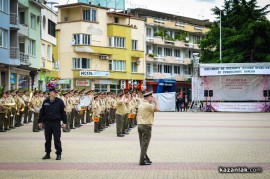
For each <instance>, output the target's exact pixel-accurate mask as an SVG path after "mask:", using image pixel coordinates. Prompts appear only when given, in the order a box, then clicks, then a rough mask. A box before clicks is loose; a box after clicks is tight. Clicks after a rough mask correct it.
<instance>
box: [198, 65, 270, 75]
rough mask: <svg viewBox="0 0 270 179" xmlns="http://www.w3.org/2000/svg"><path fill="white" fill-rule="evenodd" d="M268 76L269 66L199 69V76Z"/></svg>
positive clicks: (269, 72)
mask: <svg viewBox="0 0 270 179" xmlns="http://www.w3.org/2000/svg"><path fill="white" fill-rule="evenodd" d="M251 74H252V75H269V74H270V66H247V67H244V66H235V67H214V66H213V67H200V76H216V75H251Z"/></svg>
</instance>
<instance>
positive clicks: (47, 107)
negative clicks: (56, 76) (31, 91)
mask: <svg viewBox="0 0 270 179" xmlns="http://www.w3.org/2000/svg"><path fill="white" fill-rule="evenodd" d="M49 91H50V95H49V97H48V98H46V99H45V100H44V101H43V104H42V108H41V110H40V113H39V119H38V122H39V124H38V125H39V128H42V123H44V125H45V140H46V142H45V152H46V155H45V156H44V157H43V158H42V159H50V158H51V157H50V153H51V141H52V135H53V138H54V146H55V149H56V160H61V154H62V146H61V140H60V137H61V121H63V125H62V127H63V128H65V127H66V124H67V115H66V112H65V110H64V109H65V105H64V102H63V101H62V100H61V99H60V98H58V97H56V96H57V93H58V91H57V90H56V89H50V90H49Z"/></svg>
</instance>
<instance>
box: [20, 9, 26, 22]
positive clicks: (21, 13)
mask: <svg viewBox="0 0 270 179" xmlns="http://www.w3.org/2000/svg"><path fill="white" fill-rule="evenodd" d="M20 24H25V12H23V11H22V12H20Z"/></svg>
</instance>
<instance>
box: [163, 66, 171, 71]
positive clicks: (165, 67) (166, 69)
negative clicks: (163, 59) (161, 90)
mask: <svg viewBox="0 0 270 179" xmlns="http://www.w3.org/2000/svg"><path fill="white" fill-rule="evenodd" d="M164 73H172V66H169V65H164Z"/></svg>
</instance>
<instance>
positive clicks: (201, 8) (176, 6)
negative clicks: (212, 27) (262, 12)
mask: <svg viewBox="0 0 270 179" xmlns="http://www.w3.org/2000/svg"><path fill="white" fill-rule="evenodd" d="M48 1H56V2H59V4H66V3H67V2H69V3H74V2H77V0H48ZM257 2H258V6H261V7H263V6H265V5H266V4H267V3H270V0H257ZM223 3H224V0H126V7H127V8H138V7H141V8H147V9H151V10H156V11H161V12H166V13H170V14H176V15H180V16H185V17H191V18H195V19H209V20H210V21H214V20H215V16H214V15H212V12H211V9H212V8H214V7H215V6H217V7H219V8H220V9H221V8H222V5H223ZM269 10H270V8H269ZM267 18H268V19H269V20H270V14H268V16H267Z"/></svg>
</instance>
